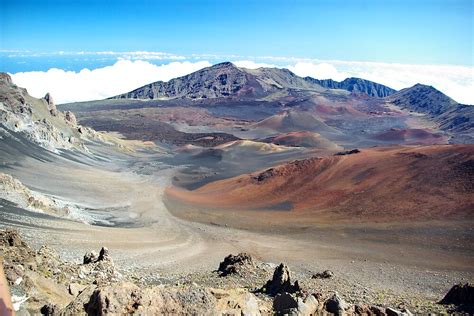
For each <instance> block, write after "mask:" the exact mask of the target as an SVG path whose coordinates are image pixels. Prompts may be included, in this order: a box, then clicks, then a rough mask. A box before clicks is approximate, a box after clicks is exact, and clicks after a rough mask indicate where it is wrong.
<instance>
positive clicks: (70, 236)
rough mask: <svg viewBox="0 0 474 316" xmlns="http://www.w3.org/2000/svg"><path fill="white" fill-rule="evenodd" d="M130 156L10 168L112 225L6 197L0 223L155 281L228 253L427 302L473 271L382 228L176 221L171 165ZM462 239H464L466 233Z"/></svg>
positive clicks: (205, 266)
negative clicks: (99, 253) (391, 237)
mask: <svg viewBox="0 0 474 316" xmlns="http://www.w3.org/2000/svg"><path fill="white" fill-rule="evenodd" d="M138 158H139V159H137V160H134V161H133V162H132V161H130V160H128V159H129V158H127V159H125V158H124V157H115V158H114V157H112V158H111V161H109V162H100V163H99V162H94V163H92V162H91V163H90V164H82V163H74V162H71V161H69V160H59V161H56V162H54V165H55V168H51V162H48V163H43V162H39V161H33V160H26V161H23V162H22V164H21V167H18V168H15V169H14V170H10V171H11V173H12V174H13V175H14V176H16V177H18V178H19V179H20V180H21V181H22V182H23V183H25V184H26V185H34V187H33V189H35V190H38V191H41V192H43V193H52V192H54V193H55V195H56V196H59V197H61V198H62V199H64V200H68V201H71V202H74V203H77V204H80V205H82V206H83V207H86V208H87V213H88V217H87V218H99V219H102V220H103V223H108V224H113V225H115V226H113V227H110V226H105V225H104V224H102V226H98V225H90V224H85V223H81V222H77V221H71V220H67V219H61V218H56V217H51V216H47V215H44V214H35V213H31V212H27V211H24V210H21V209H18V208H16V207H14V206H13V205H11V204H8V203H6V202H5V201H0V202H1V203H0V205H1V206H2V207H1V208H0V219H1V221H0V226H6V227H16V228H18V229H19V230H20V231H21V232H22V233H23V234H24V236H25V237H26V238H27V239H28V240H29V241H30V242H32V243H33V244H34V245H36V246H39V245H41V244H48V245H50V246H52V247H54V248H56V249H57V250H58V251H59V252H60V253H61V254H62V255H63V256H64V257H65V258H66V259H69V260H74V261H78V260H80V258H82V255H83V254H84V253H85V252H86V251H88V250H91V249H99V247H101V246H107V247H108V248H109V249H110V250H111V252H112V254H113V257H114V260H115V262H116V263H117V266H118V267H119V269H122V270H128V271H130V270H133V269H137V268H138V271H140V272H141V273H145V272H150V273H152V274H154V275H155V276H156V277H157V278H159V277H160V276H165V275H170V274H186V273H191V272H195V271H200V270H205V271H211V270H214V269H216V268H217V266H218V263H219V261H221V260H222V258H224V256H226V255H228V254H229V253H237V252H240V251H246V252H249V253H251V254H252V255H254V256H255V257H256V258H258V259H260V260H263V261H267V262H273V263H278V262H280V261H281V262H286V263H288V264H289V265H291V266H292V267H293V269H295V270H297V271H301V272H303V273H304V272H306V273H311V272H312V271H320V270H324V269H331V270H333V271H334V272H335V273H336V274H337V275H338V276H339V277H341V278H344V279H346V280H348V281H349V282H352V283H353V284H359V285H361V286H367V287H370V288H376V289H382V290H385V289H390V290H394V291H401V292H404V291H407V289H409V291H414V292H415V293H424V294H425V295H426V296H427V297H436V296H438V295H441V294H442V293H444V292H445V291H446V289H447V288H449V287H450V286H451V285H452V284H453V283H457V282H459V281H462V280H466V279H470V280H472V279H473V275H474V271H473V269H472V268H467V265H466V262H472V261H471V260H472V258H474V255H473V253H472V249H471V251H470V252H468V253H465V254H464V256H463V255H460V252H461V251H457V252H453V258H452V259H451V260H448V258H449V256H448V255H447V253H446V252H443V251H438V250H433V251H432V250H430V249H422V247H420V246H419V245H415V246H409V243H410V241H408V242H405V243H404V242H399V240H398V241H396V242H392V243H386V244H384V243H383V242H381V240H382V241H383V236H384V235H385V232H384V231H383V230H380V231H376V230H374V232H372V233H371V234H365V235H364V234H362V235H361V236H359V237H358V238H354V236H356V235H357V234H359V233H360V231H353V232H352V233H351V232H350V230H348V229H347V228H343V227H342V228H339V229H337V228H334V229H333V228H328V227H326V228H324V227H321V228H318V227H313V228H312V229H308V228H306V229H303V230H301V231H299V232H298V231H296V232H295V231H290V230H288V231H286V230H281V231H279V232H271V231H268V232H265V233H264V232H258V231H254V232H250V231H244V230H238V229H234V228H231V227H226V226H216V225H212V224H210V225H209V224H205V223H195V222H190V221H186V220H183V219H180V218H177V217H175V216H173V215H172V214H171V213H170V212H169V211H168V209H167V208H166V206H165V204H164V203H163V193H164V190H165V188H166V187H167V186H168V185H169V184H170V180H171V178H172V176H173V173H174V171H175V168H174V167H170V166H164V165H160V164H159V163H157V162H156V161H155V160H154V159H150V157H146V156H142V157H138ZM51 170H54V172H52V171H51ZM395 231H396V230H393V231H392V232H395ZM399 233H400V235H403V232H402V231H401V230H400V232H399ZM467 234H468V235H467V236H468V237H467V238H470V237H472V231H470V232H469V231H468V232H467ZM378 238H379V239H380V240H377V239H378ZM397 258H398V259H397ZM437 258H438V259H440V260H436V259H437ZM395 259H397V260H395ZM453 263H455V264H453Z"/></svg>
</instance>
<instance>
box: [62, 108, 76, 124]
mask: <svg viewBox="0 0 474 316" xmlns="http://www.w3.org/2000/svg"><path fill="white" fill-rule="evenodd" d="M64 119H65V120H66V122H68V123H69V124H71V125H72V126H77V119H76V115H74V113H72V112H71V111H66V112H65V113H64Z"/></svg>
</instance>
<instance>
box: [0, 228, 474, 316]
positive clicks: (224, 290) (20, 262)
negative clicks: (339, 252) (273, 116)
mask: <svg viewBox="0 0 474 316" xmlns="http://www.w3.org/2000/svg"><path fill="white" fill-rule="evenodd" d="M0 247H1V248H0V250H1V255H2V262H3V266H4V271H5V276H6V279H7V282H8V284H9V286H10V292H11V295H12V301H13V303H14V304H13V305H14V308H15V310H17V313H18V314H19V315H28V314H39V313H41V314H44V315H71V314H74V315H81V314H87V315H102V314H199V315H202V314H205V315H218V314H222V315H224V314H225V315H238V314H241V315H261V314H292V315H317V314H328V313H330V314H337V315H411V314H412V312H410V310H409V309H408V306H406V305H405V304H403V303H401V304H399V306H396V307H392V306H382V305H375V304H372V303H370V302H365V303H362V302H360V303H351V302H349V301H347V300H346V299H345V298H344V297H345V296H346V293H341V294H338V293H337V292H334V291H327V290H322V291H313V290H311V289H309V286H308V288H306V286H307V284H309V283H308V280H301V281H302V282H299V281H298V280H293V276H292V273H291V272H290V269H289V268H288V266H286V265H285V264H283V263H281V264H280V265H278V266H276V267H271V266H270V265H269V264H264V263H259V262H256V261H255V260H254V259H253V258H252V257H251V256H250V255H248V254H245V253H241V254H238V255H235V256H234V255H229V256H227V257H226V258H224V261H222V262H221V263H220V265H219V266H218V269H217V270H216V271H212V272H211V271H209V272H204V273H202V274H193V275H187V276H182V277H181V278H180V279H179V281H174V282H171V283H166V282H157V281H156V280H155V281H149V280H151V279H147V278H145V277H144V276H141V275H140V274H139V273H137V272H136V271H134V272H126V273H120V272H119V271H118V269H117V267H116V266H115V265H114V262H113V260H112V257H111V255H110V252H109V250H108V249H107V248H102V249H101V250H100V252H99V253H96V252H94V251H91V252H88V253H86V254H85V255H84V257H83V258H82V263H71V262H65V261H63V260H62V259H61V258H60V256H59V255H58V253H57V252H56V251H55V250H53V249H51V248H49V247H48V246H42V247H40V248H39V249H38V250H34V249H32V248H31V247H30V246H29V245H28V244H27V243H26V242H25V241H24V240H22V238H21V236H20V234H19V233H18V232H17V231H15V230H10V229H7V230H5V231H2V232H0ZM157 260H158V259H157ZM273 268H274V269H273ZM333 277H334V274H333V273H332V272H331V271H329V270H328V271H323V272H319V273H315V274H314V275H313V276H312V278H311V279H314V280H318V281H319V282H324V280H327V279H331V278H333ZM265 279H267V280H266V282H264V280H265ZM147 280H148V281H147ZM158 283H159V284H158ZM351 301H353V298H351ZM420 306H421V307H420V310H412V311H413V312H414V313H428V312H433V311H435V312H467V313H472V312H473V311H474V309H473V307H474V286H473V285H471V284H464V285H462V284H460V285H455V286H454V287H453V288H452V289H451V290H450V291H449V292H448V293H447V294H446V296H445V297H444V298H440V301H439V302H425V304H421V305H420ZM410 308H412V307H411V306H410Z"/></svg>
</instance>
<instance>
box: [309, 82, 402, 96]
mask: <svg viewBox="0 0 474 316" xmlns="http://www.w3.org/2000/svg"><path fill="white" fill-rule="evenodd" d="M305 80H306V81H308V82H311V83H314V84H318V85H320V86H322V87H324V88H327V89H342V90H347V91H350V92H355V93H365V94H367V95H369V96H371V97H378V98H383V97H386V96H389V95H391V94H393V93H395V92H396V90H394V89H392V88H389V87H387V86H384V85H382V84H379V83H376V82H373V81H370V80H365V79H360V78H347V79H345V80H343V81H341V82H339V81H334V80H332V79H324V80H318V79H314V78H311V77H306V78H305Z"/></svg>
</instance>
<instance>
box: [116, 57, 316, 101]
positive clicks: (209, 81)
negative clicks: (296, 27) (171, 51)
mask: <svg viewBox="0 0 474 316" xmlns="http://www.w3.org/2000/svg"><path fill="white" fill-rule="evenodd" d="M282 89H307V90H321V87H320V86H319V85H317V84H314V83H311V82H308V81H306V80H304V79H303V78H301V77H298V76H297V75H295V74H294V73H292V72H291V71H289V70H288V69H278V68H260V69H257V70H249V69H245V68H239V67H236V66H235V65H234V64H232V63H230V62H224V63H220V64H217V65H213V66H211V67H207V68H204V69H201V70H198V71H196V72H193V73H191V74H189V75H186V76H183V77H179V78H176V79H172V80H170V81H168V82H163V81H157V82H153V83H150V84H148V85H146V86H143V87H140V88H138V89H135V90H133V91H131V92H128V93H124V94H121V95H118V96H116V97H113V98H112V99H175V98H186V99H192V100H197V99H200V100H202V99H216V98H239V99H242V98H244V99H245V98H253V99H254V98H258V97H263V96H266V95H269V94H271V93H274V92H276V91H280V90H282Z"/></svg>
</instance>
